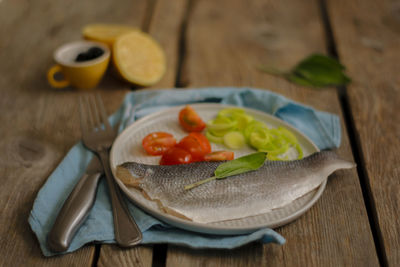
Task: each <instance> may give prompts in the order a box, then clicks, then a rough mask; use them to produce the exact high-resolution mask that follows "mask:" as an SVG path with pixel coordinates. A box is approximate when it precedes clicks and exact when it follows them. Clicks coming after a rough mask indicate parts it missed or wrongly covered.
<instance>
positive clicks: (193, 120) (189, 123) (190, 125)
mask: <svg viewBox="0 0 400 267" xmlns="http://www.w3.org/2000/svg"><path fill="white" fill-rule="evenodd" d="M179 122H180V124H181V126H182V127H183V129H185V130H186V131H188V132H201V131H202V130H203V129H204V128H205V127H206V124H205V122H204V121H203V120H202V119H201V118H200V116H199V115H198V114H197V113H196V111H195V110H194V109H193V108H192V107H191V106H186V107H184V108H183V109H181V111H180V112H179Z"/></svg>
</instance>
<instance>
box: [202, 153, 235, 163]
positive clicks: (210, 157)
mask: <svg viewBox="0 0 400 267" xmlns="http://www.w3.org/2000/svg"><path fill="white" fill-rule="evenodd" d="M233 158H234V153H233V152H232V151H215V152H211V153H208V154H207V155H205V156H204V160H205V161H224V160H233Z"/></svg>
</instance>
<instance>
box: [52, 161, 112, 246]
mask: <svg viewBox="0 0 400 267" xmlns="http://www.w3.org/2000/svg"><path fill="white" fill-rule="evenodd" d="M103 172H104V170H103V167H102V165H101V163H100V161H99V159H98V158H97V157H96V156H94V157H93V159H92V160H91V162H90V163H89V165H88V167H87V169H86V173H85V174H84V175H83V176H82V177H81V178H80V180H79V181H78V183H77V184H76V185H75V187H74V189H73V190H72V192H71V193H70V195H69V196H68V198H67V199H66V200H65V202H64V205H63V207H62V208H61V210H60V212H59V213H58V216H57V218H56V221H55V223H54V225H53V228H52V229H51V231H50V232H49V234H48V236H47V244H48V246H49V248H50V249H51V250H52V251H55V252H64V251H66V250H67V249H68V247H69V245H70V244H71V241H72V238H73V237H74V236H75V234H76V232H77V230H78V229H79V228H80V226H81V225H82V223H83V222H84V221H85V219H86V217H87V216H88V215H89V211H90V210H91V209H92V207H93V204H94V201H95V199H96V192H97V185H98V183H99V180H100V176H101V175H102V174H103Z"/></svg>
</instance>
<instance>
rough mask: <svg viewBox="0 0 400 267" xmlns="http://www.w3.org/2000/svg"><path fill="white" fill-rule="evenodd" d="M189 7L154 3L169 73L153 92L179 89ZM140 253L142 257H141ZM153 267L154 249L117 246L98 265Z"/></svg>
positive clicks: (152, 28)
mask: <svg viewBox="0 0 400 267" xmlns="http://www.w3.org/2000/svg"><path fill="white" fill-rule="evenodd" d="M185 4H186V1H185V0H179V1H178V0H175V1H167V0H158V1H156V2H154V7H153V8H151V10H153V11H152V15H151V18H152V19H151V21H150V23H149V33H150V34H151V35H152V36H153V37H154V38H155V39H156V40H157V41H159V42H160V44H161V46H162V47H163V49H164V50H165V54H166V58H167V72H166V74H165V76H164V77H163V78H162V79H161V81H160V82H158V83H157V84H156V85H154V86H152V88H171V87H174V85H175V79H176V69H177V58H178V55H177V52H178V45H179V32H180V25H181V22H182V19H183V17H184V12H185ZM138 250H139V251H140V252H141V253H138V252H137V251H138ZM146 254H147V256H146V257H145V256H144V255H146ZM156 256H157V255H156ZM151 263H152V248H151V247H144V246H139V247H134V248H130V249H123V250H121V249H119V248H116V246H115V245H103V246H102V248H101V253H100V257H99V262H98V265H99V266H151Z"/></svg>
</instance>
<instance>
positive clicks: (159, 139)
mask: <svg viewBox="0 0 400 267" xmlns="http://www.w3.org/2000/svg"><path fill="white" fill-rule="evenodd" d="M175 144H176V140H175V138H174V136H173V135H172V134H169V133H165V132H153V133H150V134H148V135H147V136H146V137H145V138H143V140H142V146H143V148H144V150H146V152H147V153H148V154H150V155H153V156H156V155H162V154H164V153H165V152H166V151H167V150H168V149H170V148H171V147H173V146H175Z"/></svg>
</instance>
